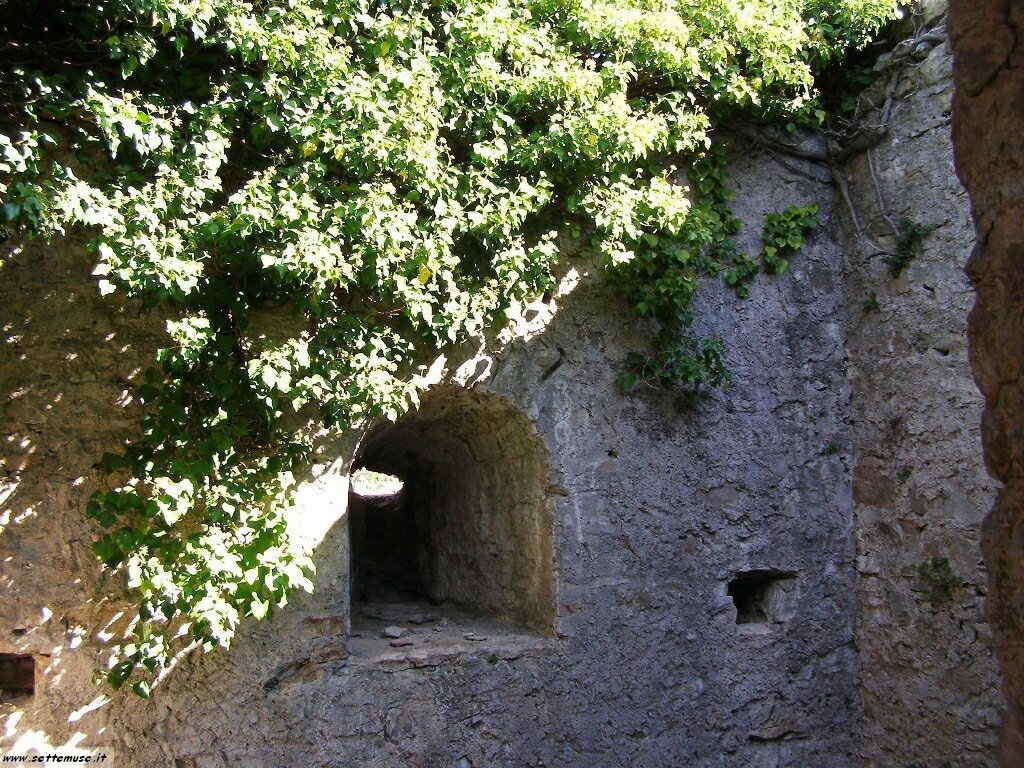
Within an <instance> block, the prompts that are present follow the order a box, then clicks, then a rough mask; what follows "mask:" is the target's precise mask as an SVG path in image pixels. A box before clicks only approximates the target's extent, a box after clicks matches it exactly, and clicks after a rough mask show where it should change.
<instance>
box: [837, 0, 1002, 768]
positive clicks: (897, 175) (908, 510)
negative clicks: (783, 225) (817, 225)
mask: <svg viewBox="0 0 1024 768" xmlns="http://www.w3.org/2000/svg"><path fill="white" fill-rule="evenodd" d="M943 5H944V4H943V3H932V4H930V8H929V10H928V12H927V13H926V15H924V16H921V17H918V18H917V19H916V20H915V22H916V23H915V24H910V23H908V24H907V29H906V31H907V32H908V33H909V34H910V37H909V38H908V39H907V40H906V41H905V42H903V43H901V44H900V45H898V46H897V47H896V48H895V51H894V52H893V53H890V54H885V55H883V56H882V57H881V59H880V60H879V62H878V64H877V65H876V67H875V70H876V72H877V80H876V82H875V84H874V85H873V86H872V87H871V88H869V89H868V90H867V91H866V92H865V93H864V94H863V95H862V96H861V101H860V103H861V105H862V110H861V113H860V115H859V118H860V122H861V124H862V125H864V126H868V127H870V126H877V125H879V124H883V123H884V122H885V121H886V117H885V113H886V112H887V110H886V97H887V95H888V94H891V97H892V101H891V110H889V112H888V114H889V120H888V125H889V130H888V133H887V135H886V136H885V137H884V138H883V140H882V141H881V142H880V143H878V144H877V146H875V147H873V148H872V149H869V150H867V151H865V152H861V153H859V154H857V155H855V156H853V157H852V158H850V159H849V160H848V161H847V163H846V164H845V167H844V168H843V169H842V172H843V173H844V174H845V175H846V177H847V178H848V179H849V191H850V200H851V202H852V204H853V209H854V211H855V212H856V216H857V218H858V220H859V225H860V227H861V228H862V230H863V233H862V234H858V232H857V231H856V227H855V226H854V224H853V221H852V217H851V215H850V213H849V210H848V209H847V208H846V207H845V205H843V204H842V203H837V205H841V206H842V211H843V213H844V230H843V231H844V232H845V240H844V249H843V250H844V253H845V256H846V259H845V270H844V278H843V286H844V291H845V309H844V314H845V318H846V326H847V331H846V333H847V353H848V354H849V358H850V376H851V386H852V389H853V436H854V445H855V453H856V462H855V468H854V484H853V497H854V503H855V505H854V509H855V511H856V516H857V556H858V557H857V567H858V572H859V577H860V578H859V580H858V591H857V600H858V627H857V647H858V652H859V661H860V680H859V690H860V693H861V700H862V702H863V707H864V715H863V717H864V720H863V731H862V740H861V744H862V746H861V754H862V757H863V759H864V760H865V762H866V764H867V765H871V766H891V765H900V766H903V765H922V766H942V765H955V766H958V768H960V767H963V768H967V767H968V766H992V765H995V760H996V757H995V753H996V740H997V738H998V735H997V734H998V725H999V720H1000V714H1001V709H1002V706H1001V702H1000V697H999V694H998V686H999V682H998V671H997V668H996V663H995V659H994V655H993V649H992V644H991V636H990V631H989V628H988V624H987V622H986V621H985V618H984V611H983V603H984V598H985V594H986V591H987V590H986V585H987V575H986V572H985V568H984V565H983V563H982V562H981V547H980V540H981V523H982V519H983V518H984V516H985V514H986V512H987V511H988V508H989V507H990V506H991V503H992V499H993V496H994V483H993V482H992V480H991V479H990V478H989V477H988V476H987V474H986V472H985V468H984V466H983V464H982V462H981V461H980V456H979V452H980V417H981V398H980V396H979V394H978V392H977V390H976V388H975V386H974V383H973V381H972V380H971V373H970V366H969V362H968V354H967V332H966V331H967V312H968V309H969V307H970V304H971V301H972V292H971V289H970V285H969V283H968V280H967V276H966V274H965V273H964V266H965V265H966V263H967V259H968V257H969V255H970V253H971V250H972V248H973V246H974V229H973V226H972V224H971V221H970V211H969V206H968V201H967V198H966V193H965V191H964V189H963V188H962V187H961V186H960V183H959V182H958V180H957V178H956V175H955V171H954V167H953V147H952V141H951V137H950V101H951V97H952V91H953V84H952V55H951V52H950V49H949V45H948V42H947V40H946V39H945V18H944V15H943ZM904 220H906V221H911V222H914V223H915V224H918V225H921V226H923V227H925V228H926V229H927V230H928V234H927V235H926V236H925V237H924V240H923V243H922V248H921V253H920V254H919V255H918V256H917V257H916V258H914V259H913V260H912V261H910V262H909V264H908V265H907V267H906V269H905V270H904V271H903V273H902V274H901V275H900V276H899V277H894V276H893V275H892V274H891V272H890V269H889V265H888V264H887V263H886V257H885V256H884V255H882V254H879V253H878V248H876V247H875V246H876V245H877V246H880V247H881V248H883V249H885V250H888V251H891V252H895V251H897V248H898V246H897V239H898V238H897V235H898V233H899V231H900V229H901V226H902V225H901V222H902V221H904Z"/></svg>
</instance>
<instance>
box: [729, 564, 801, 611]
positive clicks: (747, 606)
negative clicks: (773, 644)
mask: <svg viewBox="0 0 1024 768" xmlns="http://www.w3.org/2000/svg"><path fill="white" fill-rule="evenodd" d="M795 575H796V574H794V573H792V572H788V571H774V570H757V571H744V572H742V573H739V574H737V575H736V576H735V578H733V579H732V581H730V582H729V588H728V590H727V594H728V595H729V596H730V597H732V600H733V603H734V604H735V605H736V623H737V624H767V623H769V622H774V621H779V620H781V612H780V610H779V607H780V598H782V597H784V595H785V593H786V592H788V582H790V581H791V580H792V579H793V578H794V576H795Z"/></svg>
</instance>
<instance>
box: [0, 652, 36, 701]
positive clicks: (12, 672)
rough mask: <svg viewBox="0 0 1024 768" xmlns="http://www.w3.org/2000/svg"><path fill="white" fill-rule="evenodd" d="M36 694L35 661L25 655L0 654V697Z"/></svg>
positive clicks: (28, 655)
mask: <svg viewBox="0 0 1024 768" xmlns="http://www.w3.org/2000/svg"><path fill="white" fill-rule="evenodd" d="M35 692H36V661H35V659H34V658H33V657H32V656H31V655H30V654H27V653H0V697H3V698H13V697H16V696H31V695H32V694H34V693H35Z"/></svg>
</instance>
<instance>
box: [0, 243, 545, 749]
mask: <svg viewBox="0 0 1024 768" xmlns="http://www.w3.org/2000/svg"><path fill="white" fill-rule="evenodd" d="M2 247H3V248H4V250H3V252H2V253H0V277H2V282H0V307H2V308H3V309H2V314H0V324H2V327H3V330H4V334H3V340H2V347H0V391H2V392H3V396H4V399H3V401H2V411H0V440H2V445H3V451H2V453H0V593H2V594H3V595H4V597H3V599H2V600H0V683H3V680H4V679H6V678H5V677H3V676H4V675H5V674H7V673H8V672H9V673H10V676H11V679H12V680H15V678H16V679H17V680H22V681H23V679H24V677H23V676H22V675H21V674H20V673H21V672H22V671H24V670H23V667H24V668H25V669H27V668H28V667H27V666H26V665H31V668H32V675H33V680H34V682H33V686H32V690H31V691H29V690H28V688H26V687H25V686H22V685H20V684H19V685H18V686H14V685H13V683H12V685H10V686H8V685H6V684H5V683H3V684H0V688H3V689H4V691H5V692H4V693H3V694H2V695H0V754H7V753H11V754H18V753H24V752H26V751H29V750H37V751H40V752H46V751H48V750H53V749H60V750H61V751H62V753H64V752H67V753H77V752H79V751H86V752H91V751H95V752H97V753H106V754H108V755H117V756H121V757H122V758H123V759H126V760H129V762H127V763H126V764H136V761H137V764H147V760H149V759H151V758H152V756H153V753H154V752H156V753H163V755H164V756H165V757H167V758H170V759H172V760H175V761H176V762H175V765H178V764H181V765H185V766H189V765H192V763H191V758H187V757H186V758H181V759H180V760H179V759H178V757H177V755H180V754H184V755H189V754H196V753H197V752H205V751H207V750H206V747H207V746H208V745H209V744H214V745H215V747H216V745H218V744H220V745H221V747H216V748H214V752H216V751H217V749H220V748H223V749H224V750H227V752H230V751H231V750H232V749H234V748H235V747H236V746H237V742H236V741H235V740H236V739H238V732H237V724H235V723H232V724H230V725H229V724H226V716H225V713H224V710H223V709H221V705H220V704H217V701H221V702H223V701H227V700H231V701H233V707H234V711H236V712H238V713H242V712H245V713H249V712H258V711H260V710H261V709H265V708H266V707H267V706H268V705H267V702H266V696H267V694H268V693H271V692H283V691H287V690H289V689H290V688H291V686H293V685H295V684H299V683H303V682H308V681H309V680H311V679H315V678H317V677H319V676H322V675H323V674H327V673H328V672H329V671H330V669H331V668H332V665H335V664H337V663H340V664H345V663H346V662H345V659H346V658H347V656H348V649H347V640H348V633H349V629H350V611H349V598H350V568H351V564H350V557H349V540H350V531H349V521H348V516H347V514H346V509H347V499H348V498H349V492H348V479H347V473H348V469H349V467H350V466H351V465H352V458H353V454H354V450H353V448H354V446H355V445H356V438H357V436H356V435H350V436H348V439H347V440H343V441H342V442H341V444H340V445H336V446H334V447H333V448H332V449H331V450H332V451H333V452H332V453H331V454H330V455H328V456H325V457H324V460H323V463H322V464H321V465H318V467H316V468H315V469H314V472H313V475H312V476H311V477H310V478H308V479H307V481H306V482H304V483H303V484H302V485H301V488H300V491H299V493H298V499H297V503H296V507H295V509H294V510H292V513H291V515H290V525H291V524H292V523H293V522H294V525H295V532H296V534H297V535H299V536H301V537H303V538H305V539H306V541H307V543H308V544H310V545H313V546H315V554H314V562H315V563H316V566H317V571H318V576H317V589H316V593H315V594H314V595H305V594H296V595H294V596H293V597H292V599H291V602H290V603H289V605H288V606H287V607H285V608H284V609H282V610H279V611H277V612H276V615H274V616H273V617H272V618H270V619H269V620H267V621H264V622H259V623H256V622H245V623H243V625H242V626H241V627H240V628H239V631H238V633H237V636H236V639H235V642H234V644H233V646H232V648H231V650H230V651H229V652H223V651H215V652H212V653H207V654H198V653H195V654H191V655H187V656H185V657H183V658H182V659H180V663H179V664H178V666H177V667H176V668H175V669H174V670H172V671H171V673H170V674H169V676H168V677H167V678H166V679H165V680H163V681H162V682H161V683H160V684H159V686H158V688H157V689H156V692H155V695H154V698H153V699H152V700H151V701H144V700H141V699H138V698H136V697H134V696H131V695H130V694H127V693H117V694H112V693H111V692H110V691H109V690H107V689H104V688H100V687H97V686H96V684H95V682H94V675H95V673H96V670H97V669H99V668H101V667H102V665H103V662H104V659H105V658H106V655H107V651H108V648H109V645H110V644H112V643H116V642H117V641H118V640H119V639H120V638H121V637H123V636H124V635H125V634H126V633H127V632H128V631H129V629H130V627H131V625H132V624H133V622H134V620H135V608H134V605H133V604H132V603H131V602H130V601H129V600H127V599H126V595H125V593H124V591H123V585H122V580H121V578H120V576H119V575H117V574H115V575H111V574H110V573H109V572H107V571H104V570H103V569H102V568H101V567H100V564H99V563H98V562H97V560H96V558H95V556H94V555H93V553H92V550H91V544H92V541H93V540H94V539H95V537H96V536H97V534H98V533H99V530H100V529H99V527H98V526H97V525H96V524H95V523H94V522H92V521H91V520H89V519H87V518H86V517H85V514H84V508H85V504H86V501H87V500H88V498H89V496H90V495H91V494H92V492H93V491H94V490H96V488H97V487H98V482H99V480H100V479H101V478H100V473H99V472H98V471H97V469H96V467H95V464H96V462H97V460H98V459H99V457H101V456H102V455H103V453H104V452H107V451H115V452H116V451H118V450H119V449H120V448H121V447H123V446H124V445H125V444H126V443H127V442H128V441H130V440H131V439H132V438H133V436H134V435H135V434H137V430H138V420H139V416H140V414H139V411H138V409H137V407H136V405H135V403H134V401H133V399H132V395H131V391H132V388H133V386H134V385H135V383H136V382H137V381H138V380H139V379H140V378H141V375H142V373H143V372H144V370H145V369H146V368H147V367H149V366H150V365H152V362H153V359H154V355H155V351H156V350H157V349H158V348H159V347H161V346H163V345H166V343H167V338H166V336H165V334H164V329H163V325H164V322H163V318H161V317H158V316H155V315H154V314H151V313H145V314H144V313H142V312H141V310H140V309H139V308H138V307H136V306H132V305H126V304H118V303H117V302H116V301H112V300H111V297H106V298H103V297H101V296H100V295H99V294H98V291H97V289H96V286H95V281H94V279H93V278H92V277H91V270H92V266H93V261H92V259H91V257H90V256H89V255H88V254H87V253H86V252H85V250H84V249H83V248H80V247H76V246H74V245H65V244H59V245H56V246H47V245H44V244H42V243H35V242H33V243H29V244H25V245H23V244H20V243H10V242H8V243H5V244H4V245H3V246H2ZM551 317H553V312H550V313H548V316H547V317H546V318H545V319H544V320H543V322H547V321H548V320H550V319H551ZM542 325H543V323H542V322H540V321H536V320H535V322H534V324H533V327H534V330H535V331H536V329H537V328H540V327H541V326H542ZM539 357H540V358H541V359H543V356H542V355H541V356H539ZM487 367H488V365H487V364H486V363H482V364H479V365H477V366H476V369H477V372H478V373H480V374H483V373H485V371H486V370H487ZM359 460H360V462H361V463H362V464H364V465H366V466H368V467H373V468H378V467H385V468H387V469H389V470H395V471H396V472H398V473H401V474H402V475H404V476H407V477H409V478H410V482H409V487H410V489H411V490H410V494H409V498H410V499H412V502H413V504H414V505H415V506H414V507H413V509H414V510H415V512H414V514H413V516H412V518H410V520H411V521H415V524H416V525H417V526H419V530H420V531H422V532H423V536H422V538H420V539H418V540H417V541H416V542H415V543H414V546H415V552H416V554H415V557H417V558H419V559H418V560H417V561H416V562H417V563H418V565H417V568H418V569H420V570H419V571H418V572H417V574H416V582H417V584H418V585H421V587H420V588H421V592H422V594H421V595H420V597H422V598H424V599H425V600H426V601H427V602H428V603H429V604H430V605H431V606H432V607H434V608H436V606H437V605H438V604H441V603H445V604H449V605H451V606H452V607H453V608H454V611H453V612H452V616H453V617H462V620H463V621H464V624H465V626H462V625H460V624H458V621H459V619H458V618H456V619H455V623H454V625H455V627H456V629H459V632H460V633H461V629H466V628H470V629H472V628H474V627H479V626H482V625H480V624H479V623H474V622H475V620H476V619H477V618H481V617H483V618H486V619H488V620H489V621H490V623H488V624H486V626H488V627H490V628H491V629H493V628H494V627H495V626H503V627H508V628H510V631H512V628H515V631H516V632H518V631H520V630H525V631H527V632H528V633H530V634H532V635H534V636H536V635H537V634H540V635H550V634H551V633H552V632H553V626H554V613H555V607H554V592H555V575H554V566H553V557H552V551H551V550H552V518H551V504H550V501H549V498H548V495H547V494H548V487H549V485H550V481H549V477H548V465H547V454H546V448H545V447H544V445H543V442H542V441H541V439H540V437H539V436H538V435H537V433H536V430H535V429H534V428H533V426H532V424H531V423H530V421H529V419H527V418H526V417H525V416H524V415H523V414H522V413H520V412H518V411H517V410H516V409H515V408H513V407H512V406H511V405H510V404H509V403H508V402H507V401H505V400H504V399H503V398H501V397H499V396H497V395H489V394H485V393H477V392H472V391H469V390H466V389H463V388H460V387H457V386H453V385H446V386H441V387H438V388H437V389H435V390H434V391H433V392H431V393H430V394H428V395H426V396H425V397H424V402H423V406H422V408H421V409H420V410H419V411H417V412H414V413H412V414H410V415H409V416H407V417H406V418H404V419H403V420H401V421H400V422H399V423H398V424H391V425H384V426H381V427H380V428H378V429H375V430H373V431H372V433H371V434H370V435H369V436H368V439H367V440H366V441H365V443H364V447H363V449H362V450H361V452H360V459H359ZM510 636H512V635H510ZM454 637H455V640H453V642H454V643H455V644H456V645H457V644H458V642H461V643H462V644H463V645H465V644H466V643H465V641H464V638H463V637H462V634H456V635H455V636H454ZM470 645H472V644H471V643H470ZM5 662H11V663H10V664H6V663H5ZM229 669H230V670H231V671H230V672H228V671H227V670H229ZM214 681H216V682H214ZM211 686H215V687H217V692H216V694H215V695H214V696H212V697H203V699H202V700H199V699H197V698H196V696H195V692H196V691H202V690H211ZM15 687H17V690H15ZM232 690H234V693H232ZM184 701H190V702H191V703H190V704H189V706H190V707H191V708H192V709H191V711H190V713H189V717H188V718H186V716H185V715H184V714H183V713H181V712H180V708H181V707H182V703H183V702H184ZM175 710H178V711H179V714H177V715H175V714H172V713H173V712H174V711H175ZM204 712H205V713H206V714H207V715H209V714H210V713H211V712H213V713H214V714H213V716H212V717H205V718H204V716H203V713H204ZM186 719H189V720H192V721H193V725H192V726H189V727H193V728H195V729H196V730H197V731H198V732H202V733H203V734H204V735H202V736H197V737H196V739H195V741H194V743H192V744H190V743H189V739H188V738H187V737H183V738H181V739H180V741H179V740H178V737H175V739H169V738H168V737H167V734H168V733H169V732H171V731H178V730H179V729H182V728H184V730H187V729H188V727H184V726H183V725H182V723H183V722H184V721H185V720H186ZM233 731H234V732H233ZM260 738H262V737H260ZM258 740H259V739H258ZM242 741H243V742H244V739H242ZM200 745H203V746H200ZM143 754H149V757H147V758H142V757H140V756H141V755H143ZM222 754H225V753H224V752H222ZM129 755H132V756H134V757H133V758H131V759H129V758H128V756H129ZM225 761H226V762H227V763H228V764H230V760H228V759H227V758H225Z"/></svg>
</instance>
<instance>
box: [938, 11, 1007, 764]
mask: <svg viewBox="0 0 1024 768" xmlns="http://www.w3.org/2000/svg"><path fill="white" fill-rule="evenodd" d="M950 32H951V35H952V39H953V49H954V51H955V53H956V67H955V73H956V96H955V99H954V123H953V132H954V142H955V145H956V158H957V170H958V171H959V173H960V178H961V179H962V180H963V182H964V185H965V186H966V187H967V190H968V192H969V193H970V195H971V202H972V206H973V214H974V220H975V223H976V225H977V229H978V234H979V247H978V249H977V251H976V252H975V254H974V256H973V258H972V259H971V264H970V275H971V280H972V282H973V283H974V287H975V290H976V291H977V301H976V303H975V305H974V309H973V310H972V312H971V318H970V329H969V337H970V344H971V363H972V367H973V369H974V376H975V379H976V380H977V382H978V386H979V388H980V389H981V392H982V394H983V395H984V397H985V416H984V421H983V423H982V433H983V438H984V445H985V459H986V462H987V464H988V468H989V471H990V472H991V473H992V475H993V476H994V477H995V478H997V479H998V480H999V481H1001V482H1002V483H1003V484H1004V486H1003V488H1002V490H1001V491H1000V493H999V498H998V499H997V501H996V504H995V506H994V508H993V509H992V512H991V514H990V515H989V517H988V519H987V520H986V523H985V538H984V542H983V546H984V551H985V560H986V563H987V565H988V568H989V573H990V593H989V599H988V601H987V604H986V606H987V614H988V618H989V621H990V622H991V624H992V629H993V634H994V637H995V643H996V648H997V649H998V653H999V658H1000V663H1001V668H1002V673H1003V683H1004V685H1003V693H1004V695H1005V697H1006V701H1007V703H1008V711H1007V716H1006V720H1005V724H1004V726H1003V733H1002V749H1001V754H1002V761H1003V765H1004V766H1019V765H1021V764H1022V760H1024V757H1022V756H1024V418H1022V417H1021V414H1022V413H1024V377H1022V375H1021V372H1022V370H1024V142H1022V141H1021V127H1022V126H1024V44H1022V40H1024V5H1022V4H1021V3H1019V2H1015V1H1014V0H954V2H952V3H951V4H950Z"/></svg>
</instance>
